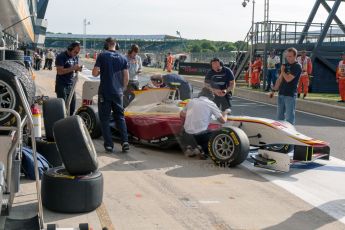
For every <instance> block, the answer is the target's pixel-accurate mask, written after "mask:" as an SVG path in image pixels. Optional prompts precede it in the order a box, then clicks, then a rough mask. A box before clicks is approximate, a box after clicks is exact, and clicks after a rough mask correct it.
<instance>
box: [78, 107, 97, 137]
mask: <svg viewBox="0 0 345 230" xmlns="http://www.w3.org/2000/svg"><path fill="white" fill-rule="evenodd" d="M76 115H78V116H80V117H81V119H83V121H84V123H85V126H86V128H87V130H88V131H89V133H90V136H91V138H93V139H95V138H99V137H100V136H102V130H101V122H100V120H99V116H98V112H97V111H96V108H94V107H90V106H82V107H80V108H79V109H78V111H77V113H76Z"/></svg>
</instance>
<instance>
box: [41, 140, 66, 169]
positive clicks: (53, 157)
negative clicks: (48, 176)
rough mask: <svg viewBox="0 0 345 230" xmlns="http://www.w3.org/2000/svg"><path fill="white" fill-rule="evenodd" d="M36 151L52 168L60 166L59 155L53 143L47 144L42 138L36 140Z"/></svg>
mask: <svg viewBox="0 0 345 230" xmlns="http://www.w3.org/2000/svg"><path fill="white" fill-rule="evenodd" d="M36 149H37V152H39V153H40V154H41V155H42V156H44V158H46V159H47V161H48V162H49V164H51V165H52V166H53V167H58V166H61V165H62V160H61V157H60V153H59V150H58V149H57V147H56V143H55V142H49V141H47V140H46V139H43V138H42V139H36Z"/></svg>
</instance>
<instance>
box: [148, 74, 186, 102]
mask: <svg viewBox="0 0 345 230" xmlns="http://www.w3.org/2000/svg"><path fill="white" fill-rule="evenodd" d="M152 79H153V81H152ZM151 82H152V84H153V85H154V86H155V88H162V87H163V86H165V87H169V88H176V86H175V85H174V83H178V84H180V85H179V86H177V88H178V89H179V94H180V99H181V100H186V99H190V98H192V86H191V85H190V84H189V82H188V81H186V80H185V79H184V78H183V77H182V76H180V75H178V74H174V73H170V74H165V75H161V74H155V75H152V76H151Z"/></svg>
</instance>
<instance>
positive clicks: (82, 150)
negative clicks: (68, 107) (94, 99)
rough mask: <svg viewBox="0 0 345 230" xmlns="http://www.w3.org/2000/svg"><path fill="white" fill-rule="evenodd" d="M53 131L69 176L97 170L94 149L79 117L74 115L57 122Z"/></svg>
mask: <svg viewBox="0 0 345 230" xmlns="http://www.w3.org/2000/svg"><path fill="white" fill-rule="evenodd" d="M53 129H54V138H55V142H56V145H57V147H58V150H59V153H60V156H61V159H62V162H63V163H64V165H65V167H66V170H67V171H68V172H69V173H70V174H71V175H85V174H88V173H90V172H93V171H95V170H97V168H98V161H97V153H96V149H95V147H94V145H93V142H92V139H91V137H90V134H89V132H88V130H87V128H86V126H85V124H84V122H83V120H82V119H81V117H79V116H77V115H75V116H70V117H67V118H65V119H63V120H60V121H57V122H56V123H55V125H54V128H53Z"/></svg>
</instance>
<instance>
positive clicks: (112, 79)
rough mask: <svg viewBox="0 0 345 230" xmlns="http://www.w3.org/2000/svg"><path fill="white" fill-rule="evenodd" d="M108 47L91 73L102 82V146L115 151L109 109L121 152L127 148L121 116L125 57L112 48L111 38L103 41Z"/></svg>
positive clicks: (122, 116)
mask: <svg viewBox="0 0 345 230" xmlns="http://www.w3.org/2000/svg"><path fill="white" fill-rule="evenodd" d="M105 43H106V44H105V46H107V48H108V50H105V51H104V52H102V53H100V54H99V56H98V57H97V60H96V63H95V66H94V68H93V70H92V75H93V76H94V77H97V76H98V75H100V77H101V82H100V85H99V90H98V113H99V119H100V121H101V127H102V135H103V138H104V148H105V150H106V152H109V153H112V152H114V144H113V141H112V138H111V132H110V124H109V120H110V116H111V110H112V112H113V113H112V114H113V117H114V119H115V123H116V127H117V129H118V130H119V132H120V135H121V141H122V151H123V152H127V151H128V150H129V144H128V135H127V126H126V122H125V117H124V108H123V91H124V89H125V88H126V87H127V84H128V79H129V74H128V63H127V59H126V57H125V56H123V55H122V54H120V53H118V52H117V51H116V50H115V45H116V41H115V40H114V39H113V38H110V37H109V38H107V39H106V40H105Z"/></svg>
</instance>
